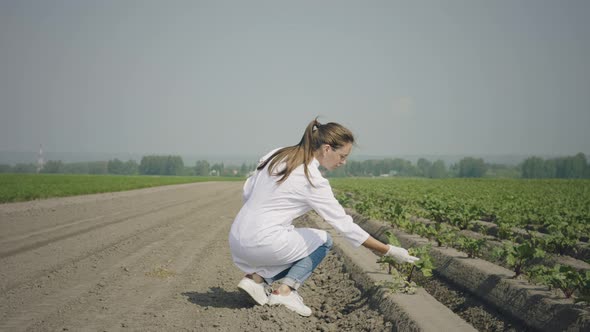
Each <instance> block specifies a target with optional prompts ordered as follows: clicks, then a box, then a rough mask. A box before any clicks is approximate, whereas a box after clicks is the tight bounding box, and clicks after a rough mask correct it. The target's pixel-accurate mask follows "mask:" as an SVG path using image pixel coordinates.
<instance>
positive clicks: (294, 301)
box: [268, 290, 311, 317]
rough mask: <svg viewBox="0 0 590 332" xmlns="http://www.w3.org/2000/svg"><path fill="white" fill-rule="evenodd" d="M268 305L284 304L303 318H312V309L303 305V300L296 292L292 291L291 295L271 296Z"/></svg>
mask: <svg viewBox="0 0 590 332" xmlns="http://www.w3.org/2000/svg"><path fill="white" fill-rule="evenodd" d="M268 304H272V305H275V304H282V305H284V306H285V307H287V308H289V309H290V310H293V311H295V312H296V313H298V314H300V315H301V316H305V317H307V316H311V309H310V308H309V307H308V306H306V305H305V304H303V299H302V298H301V296H299V294H297V292H296V291H294V290H293V291H291V293H289V295H279V294H274V293H272V294H270V296H269V297H268Z"/></svg>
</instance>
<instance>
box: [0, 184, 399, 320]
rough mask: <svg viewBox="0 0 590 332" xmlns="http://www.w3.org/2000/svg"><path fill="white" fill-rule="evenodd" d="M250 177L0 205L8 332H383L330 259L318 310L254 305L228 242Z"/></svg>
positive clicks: (316, 296)
mask: <svg viewBox="0 0 590 332" xmlns="http://www.w3.org/2000/svg"><path fill="white" fill-rule="evenodd" d="M241 186H242V183H241V182H217V183H215V182H209V183H196V184H188V185H176V186H166V187H159V188H150V189H142V190H136V191H128V192H122V193H111V194H99V195H89V196H79V197H70V198H60V199H50V200H42V201H35V202H25V203H11V204H3V205H0V330H1V331H80V330H85V331H251V330H261V331H280V330H282V331H316V330H319V331H336V330H347V331H351V330H352V331H362V330H366V331H382V330H383V331H385V330H391V323H389V322H384V320H383V318H382V316H380V315H379V314H378V313H377V312H375V311H373V310H372V309H371V308H369V306H368V304H367V299H366V298H364V297H363V296H362V295H361V294H360V292H359V291H358V290H357V289H356V288H355V287H354V283H353V282H352V281H350V280H349V279H348V275H347V274H346V273H344V272H343V269H342V262H341V260H340V259H339V258H338V257H337V256H336V255H334V254H330V255H329V256H328V258H327V259H326V260H325V261H324V262H323V263H322V265H321V266H320V268H318V270H317V272H316V273H315V274H314V276H313V277H312V278H311V279H310V280H308V283H307V284H306V285H305V286H304V287H303V288H302V289H301V294H302V296H303V297H304V299H305V301H306V303H307V304H308V305H309V306H310V307H312V309H313V310H314V314H313V315H312V317H309V318H304V317H299V316H297V315H296V314H294V313H293V312H291V311H288V310H286V309H284V308H281V307H269V306H253V305H252V304H251V303H250V302H249V300H248V298H247V297H245V296H244V295H242V294H241V293H239V292H238V290H237V288H236V285H237V283H238V281H239V279H240V278H241V277H242V273H241V272H240V271H239V270H237V268H235V267H234V265H233V264H232V262H231V256H230V253H229V249H228V245H227V234H228V232H229V228H230V225H231V222H232V220H233V217H234V216H235V215H236V213H237V212H238V210H239V208H240V206H241Z"/></svg>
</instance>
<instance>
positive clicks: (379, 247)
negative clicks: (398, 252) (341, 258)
mask: <svg viewBox="0 0 590 332" xmlns="http://www.w3.org/2000/svg"><path fill="white" fill-rule="evenodd" d="M363 246H364V247H366V248H368V249H371V250H373V251H376V252H378V253H380V254H381V255H385V254H386V253H387V251H388V250H389V246H388V245H386V244H385V243H383V242H381V241H379V240H377V239H376V238H374V237H372V236H369V238H368V239H367V240H366V241H365V242H363Z"/></svg>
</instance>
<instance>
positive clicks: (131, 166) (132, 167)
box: [123, 160, 139, 175]
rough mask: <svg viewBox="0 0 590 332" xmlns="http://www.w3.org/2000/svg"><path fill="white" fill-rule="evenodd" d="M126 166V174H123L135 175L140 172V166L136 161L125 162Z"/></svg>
mask: <svg viewBox="0 0 590 332" xmlns="http://www.w3.org/2000/svg"><path fill="white" fill-rule="evenodd" d="M124 166H125V172H124V173H123V174H126V175H135V174H137V173H138V172H139V165H138V164H137V161H135V160H128V161H127V162H125V164H124Z"/></svg>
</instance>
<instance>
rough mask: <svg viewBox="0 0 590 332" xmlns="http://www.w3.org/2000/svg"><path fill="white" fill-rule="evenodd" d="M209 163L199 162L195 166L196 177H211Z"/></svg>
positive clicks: (205, 161)
mask: <svg viewBox="0 0 590 332" xmlns="http://www.w3.org/2000/svg"><path fill="white" fill-rule="evenodd" d="M209 168H210V167H209V162H208V161H207V160H199V161H197V164H196V165H195V175H198V176H209Z"/></svg>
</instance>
